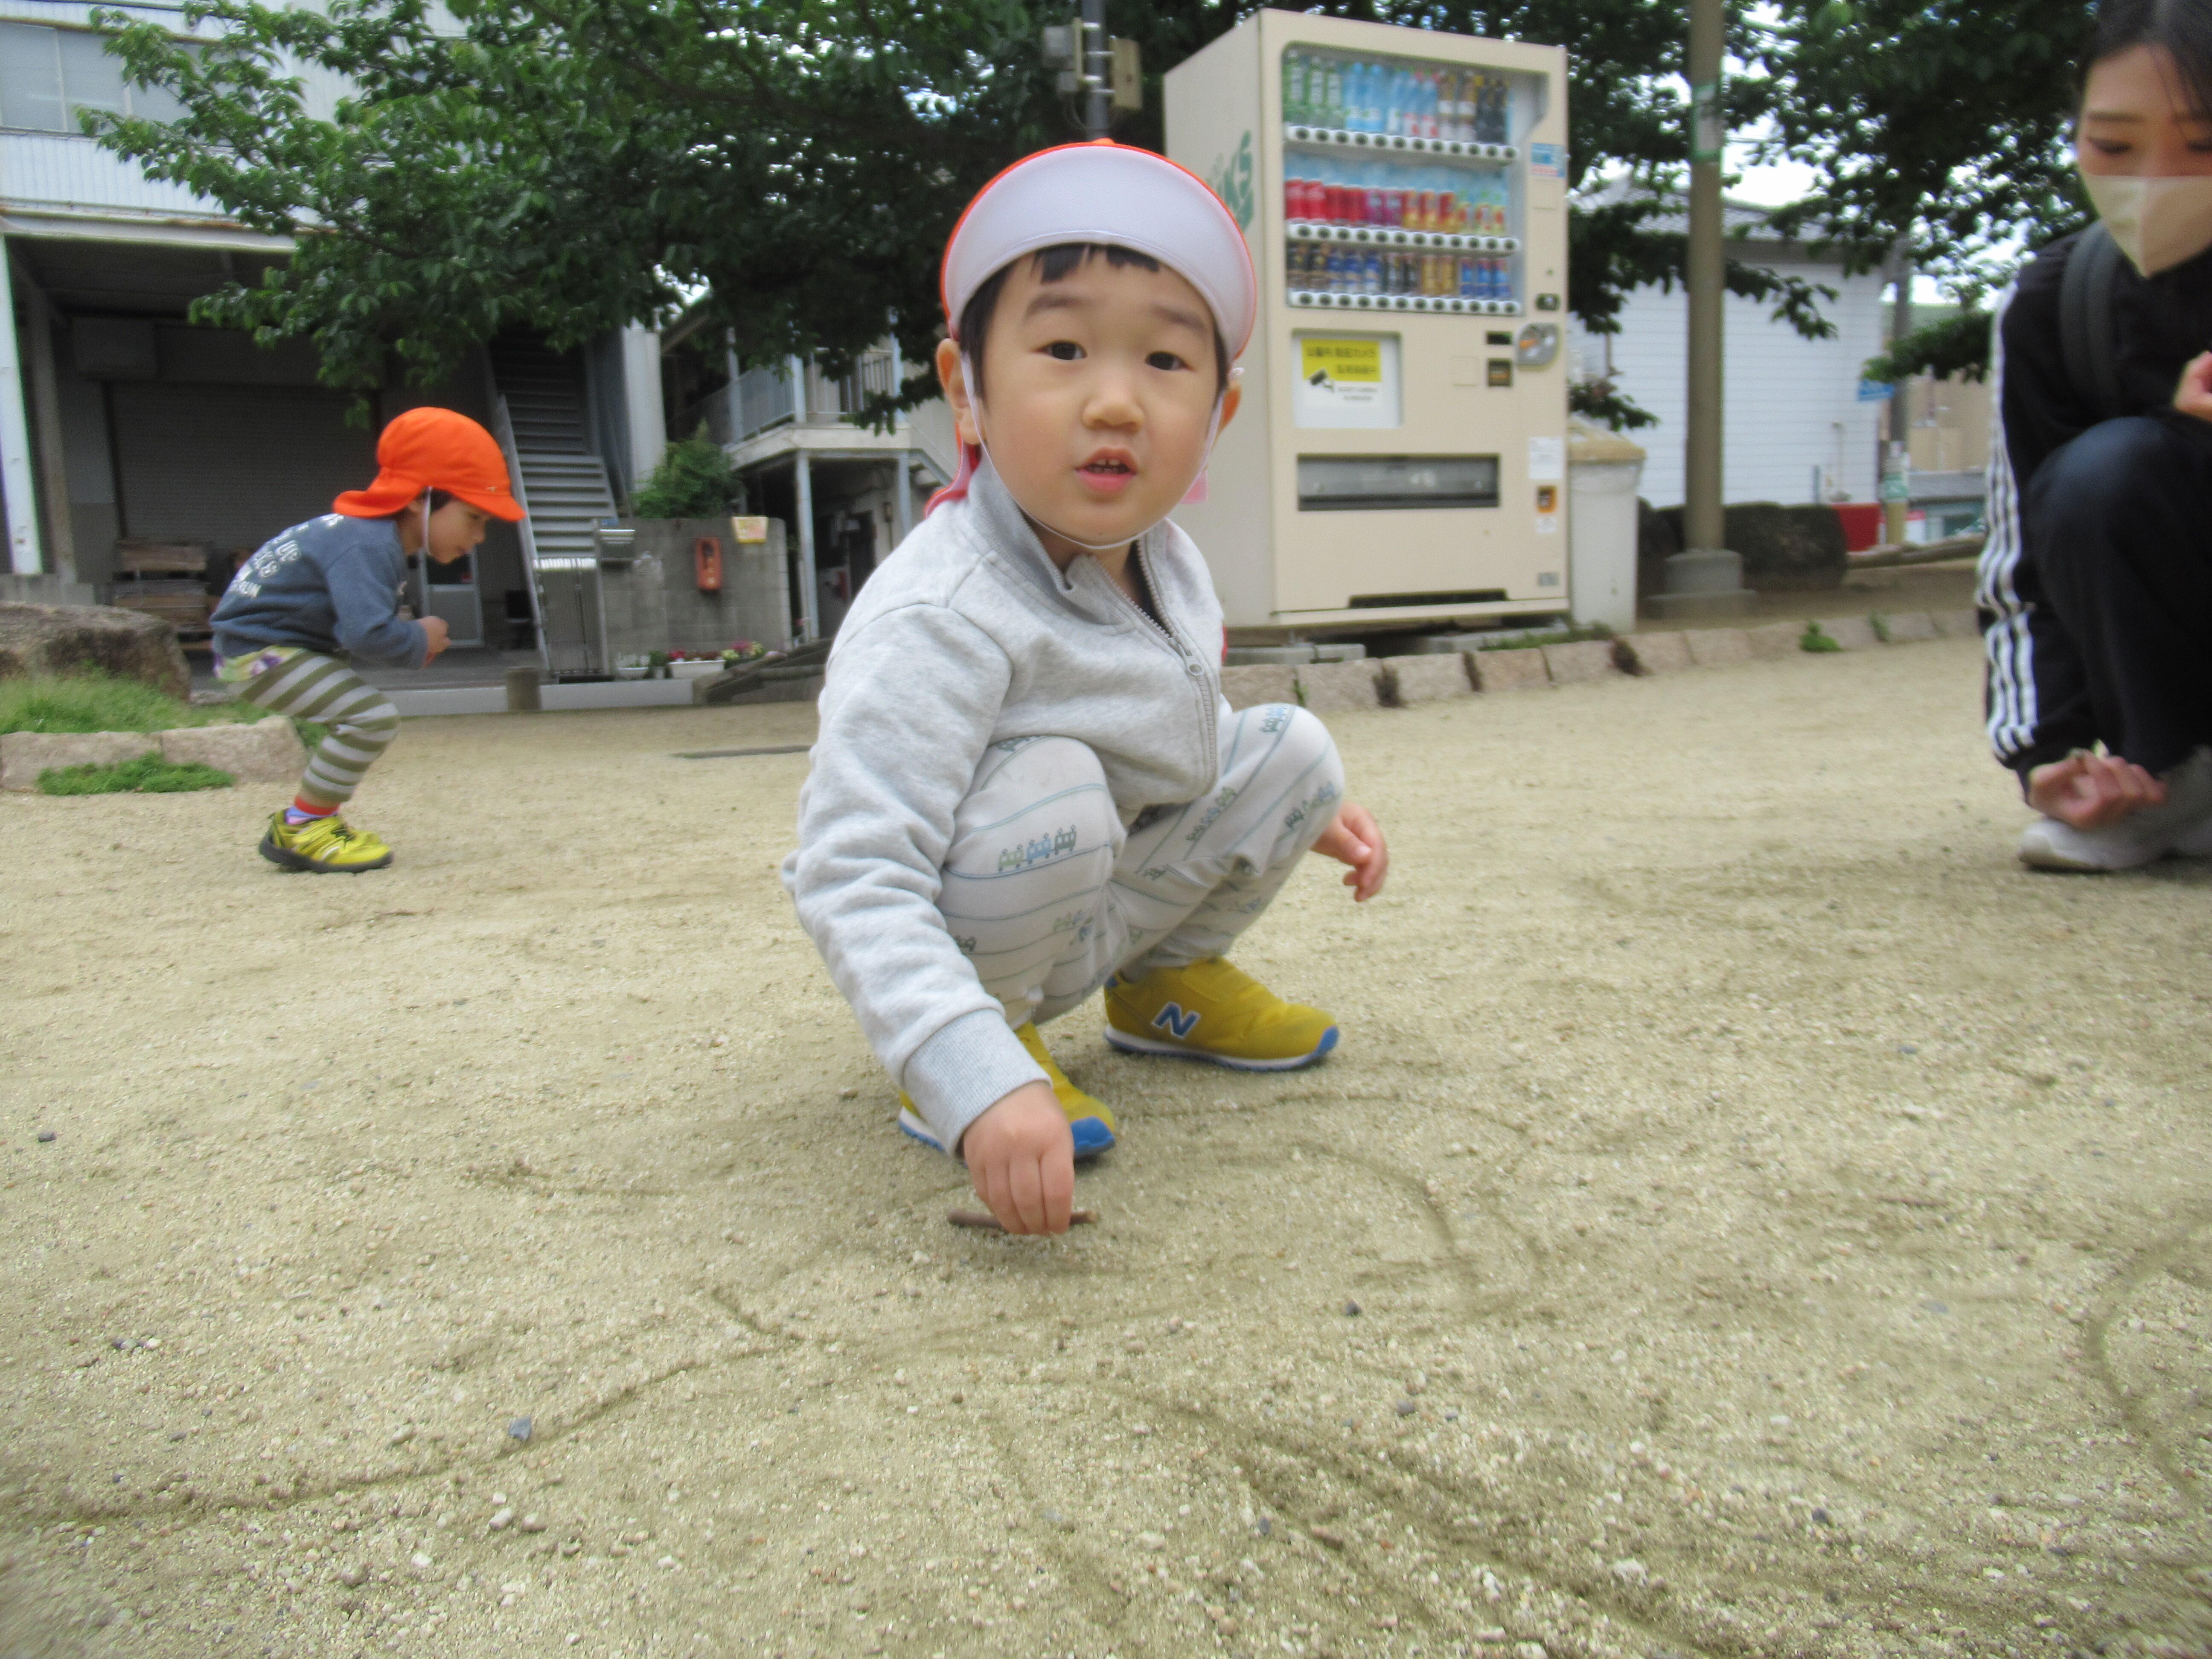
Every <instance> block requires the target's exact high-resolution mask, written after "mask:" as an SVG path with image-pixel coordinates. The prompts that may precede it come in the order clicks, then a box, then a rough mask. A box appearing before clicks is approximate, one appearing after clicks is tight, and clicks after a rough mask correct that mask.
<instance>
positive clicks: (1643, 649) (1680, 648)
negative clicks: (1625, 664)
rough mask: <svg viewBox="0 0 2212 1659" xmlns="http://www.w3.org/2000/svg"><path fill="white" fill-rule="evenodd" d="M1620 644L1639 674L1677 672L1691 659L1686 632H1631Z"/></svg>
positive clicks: (1688, 637) (1689, 663) (1690, 661)
mask: <svg viewBox="0 0 2212 1659" xmlns="http://www.w3.org/2000/svg"><path fill="white" fill-rule="evenodd" d="M1621 644H1622V645H1623V646H1624V647H1626V648H1627V652H1628V655H1629V658H1630V659H1631V660H1632V661H1633V662H1634V663H1635V665H1636V671H1637V672H1638V673H1639V674H1677V673H1680V671H1682V670H1683V669H1685V668H1687V667H1689V666H1690V665H1691V663H1692V658H1691V656H1690V636H1689V635H1686V634H1631V635H1627V636H1626V638H1624V639H1623V640H1622V641H1621Z"/></svg>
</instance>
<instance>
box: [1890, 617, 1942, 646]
mask: <svg viewBox="0 0 2212 1659" xmlns="http://www.w3.org/2000/svg"><path fill="white" fill-rule="evenodd" d="M1881 625H1882V628H1883V630H1884V631H1885V632H1887V634H1888V635H1889V642H1890V643H1891V644H1892V645H1905V644H1907V643H1909V642H1911V641H1914V640H1932V639H1934V638H1935V637H1936V623H1935V619H1934V618H1933V617H1930V616H1929V614H1928V613H1927V612H1926V611H1906V612H1905V614H1904V615H1902V616H1899V617H1883V618H1882V619H1881Z"/></svg>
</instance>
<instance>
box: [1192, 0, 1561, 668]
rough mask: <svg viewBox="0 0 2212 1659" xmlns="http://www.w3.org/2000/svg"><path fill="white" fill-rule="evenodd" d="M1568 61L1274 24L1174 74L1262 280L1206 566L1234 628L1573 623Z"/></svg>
mask: <svg viewBox="0 0 2212 1659" xmlns="http://www.w3.org/2000/svg"><path fill="white" fill-rule="evenodd" d="M1566 75H1567V55H1566V52H1565V51H1564V50H1563V49H1561V48H1559V47H1557V46H1529V45H1527V44H1524V43H1522V42H1520V41H1514V40H1476V39H1473V38H1471V37H1469V36H1466V35H1454V34H1439V33H1431V32H1429V31H1426V30H1422V29H1409V28H1400V27H1394V26H1392V25H1389V24H1382V23H1361V22H1350V21H1343V20H1340V19H1337V18H1330V17H1316V16H1310V15H1305V14H1303V13H1295V12H1285V11H1262V12H1260V13H1258V14H1257V15H1255V16H1253V17H1252V18H1250V19H1249V20H1248V21H1246V22H1244V23H1243V24H1242V25H1240V26H1239V27H1237V28H1236V29H1234V30H1232V31H1231V32H1230V33H1227V34H1225V35H1223V36H1221V37H1220V38H1219V39H1218V40H1215V41H1214V42H1213V43H1212V45H1211V46H1207V47H1206V49H1205V50H1204V51H1203V52H1199V53H1197V54H1196V55H1195V56H1194V57H1192V58H1188V60H1186V61H1185V62H1184V63H1182V64H1180V65H1178V66H1177V67H1176V68H1175V69H1173V70H1170V71H1169V72H1168V75H1167V139H1168V154H1169V155H1170V156H1171V157H1173V158H1174V159H1175V160H1176V161H1180V162H1182V164H1183V165H1184V166H1185V167H1188V168H1190V169H1191V170H1192V171H1193V172H1194V173H1198V174H1199V175H1200V176H1201V177H1202V178H1204V179H1206V180H1207V182H1209V183H1210V184H1212V185H1213V187H1214V189H1215V190H1216V191H1218V192H1219V193H1220V196H1221V197H1222V199H1223V200H1224V201H1225V202H1226V203H1227V204H1229V207H1230V210H1231V212H1232V213H1233V214H1235V215H1236V216H1237V222H1238V223H1239V224H1240V225H1241V226H1243V230H1244V236H1245V240H1246V241H1247V242H1248V243H1249V245H1250V246H1251V250H1252V261H1253V264H1254V265H1255V267H1256V268H1257V269H1258V270H1259V273H1260V293H1261V302H1260V319H1259V325H1258V327H1257V329H1256V330H1255V331H1254V334H1253V337H1252V344H1251V346H1250V348H1249V349H1248V350H1247V351H1246V353H1245V356H1244V358H1243V363H1244V402H1243V411H1242V412H1241V413H1240V414H1239V415H1238V416H1237V419H1236V420H1235V421H1233V422H1231V424H1230V426H1229V427H1228V428H1226V429H1225V430H1224V432H1223V433H1222V435H1221V437H1220V441H1219V442H1218V445H1217V447H1216V448H1215V450H1214V453H1213V460H1212V465H1211V467H1210V468H1209V469H1208V473H1207V477H1206V479H1205V481H1204V485H1203V489H1202V491H1200V492H1194V495H1200V497H1202V498H1200V499H1194V500H1193V501H1188V502H1186V503H1185V504H1184V505H1183V506H1182V507H1180V508H1178V509H1177V511H1176V515H1175V516H1176V522H1177V523H1178V524H1181V525H1182V526H1183V527H1184V528H1185V529H1186V530H1188V532H1190V533H1191V535H1192V536H1193V537H1194V538H1195V539H1196V540H1197V542H1198V544H1199V546H1200V549H1202V550H1204V552H1205V554H1206V561H1207V562H1208V563H1209V564H1210V565H1211V566H1212V570H1213V576H1214V583H1215V586H1216V587H1217V588H1218V591H1219V592H1220V595H1221V599H1222V603H1223V606H1224V608H1225V611H1226V612H1227V615H1228V620H1229V624H1230V626H1231V627H1232V628H1269V629H1278V628H1289V629H1298V628H1307V627H1323V628H1328V629H1334V630H1336V631H1344V630H1346V629H1351V628H1358V627H1395V626H1398V625H1401V624H1403V623H1419V622H1453V621H1465V620H1467V619H1471V618H1479V617H1496V616H1502V615H1505V614H1509V613H1510V614H1514V615H1528V614H1532V613H1548V612H1554V611H1566V610H1567V608H1568V599H1569V595H1568V591H1567V573H1568V562H1567V535H1566V526H1565V519H1566V512H1567V478H1566V433H1567V392H1566V368H1565V362H1563V359H1562V349H1561V348H1562V335H1563V332H1564V329H1565V321H1566V313H1565V305H1566V286H1567V285H1566V273H1567V230H1566V165H1565V162H1566V156H1565V142H1566V116H1567V112H1566V84H1567V82H1566Z"/></svg>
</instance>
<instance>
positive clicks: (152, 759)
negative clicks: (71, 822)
mask: <svg viewBox="0 0 2212 1659" xmlns="http://www.w3.org/2000/svg"><path fill="white" fill-rule="evenodd" d="M234 781H235V780H234V779H233V778H232V777H231V775H230V774H229V773H228V772H218V771H217V770H216V769H215V768H214V767H212V766H204V765H202V764H201V763H199V762H197V761H186V762H184V763H181V764H179V763H177V762H175V761H167V760H163V759H162V758H161V757H160V756H159V755H141V756H139V757H138V758H137V759H136V760H127V761H120V762H118V763H116V764H114V765H112V766H100V765H97V764H90V765H85V766H55V767H49V768H48V769H46V771H43V772H41V773H40V774H39V793H40V794H42V795H133V794H136V795H182V794H186V793H190V792H191V791H192V790H195V789H228V788H229V787H230V786H231V784H232V783H233V782H234Z"/></svg>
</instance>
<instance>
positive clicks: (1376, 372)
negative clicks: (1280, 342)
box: [1302, 335, 1383, 386]
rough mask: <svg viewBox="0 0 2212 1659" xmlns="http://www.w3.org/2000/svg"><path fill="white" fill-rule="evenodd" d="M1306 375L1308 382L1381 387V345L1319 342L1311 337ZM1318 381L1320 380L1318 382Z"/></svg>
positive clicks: (1376, 342) (1375, 341)
mask: <svg viewBox="0 0 2212 1659" xmlns="http://www.w3.org/2000/svg"><path fill="white" fill-rule="evenodd" d="M1302 343H1303V344H1304V348H1305V352H1304V373H1305V378H1306V380H1308V381H1310V382H1313V383H1315V384H1319V382H1320V380H1352V381H1360V382H1365V383H1370V384H1373V385H1376V386H1379V385H1381V384H1382V381H1383V342H1382V341H1381V340H1379V339H1366V340H1316V339H1315V338H1313V337H1311V336H1310V335H1309V336H1308V337H1306V338H1305V340H1304V342H1302ZM1316 377H1318V378H1316Z"/></svg>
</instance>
